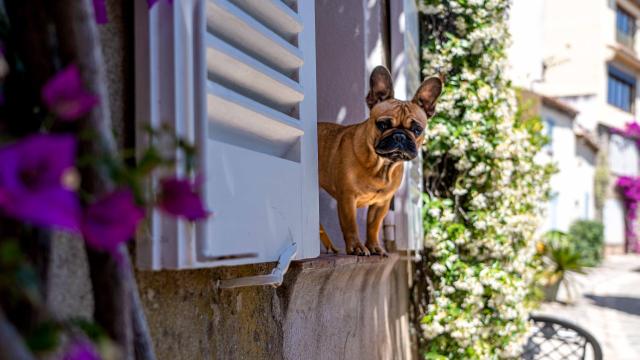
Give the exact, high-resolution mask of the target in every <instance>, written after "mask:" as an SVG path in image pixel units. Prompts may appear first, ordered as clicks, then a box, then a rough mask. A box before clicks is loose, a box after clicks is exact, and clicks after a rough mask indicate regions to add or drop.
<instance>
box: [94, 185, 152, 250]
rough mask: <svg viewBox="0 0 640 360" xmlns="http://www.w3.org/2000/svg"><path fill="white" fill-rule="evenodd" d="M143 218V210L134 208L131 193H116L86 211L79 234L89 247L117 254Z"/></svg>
mask: <svg viewBox="0 0 640 360" xmlns="http://www.w3.org/2000/svg"><path fill="white" fill-rule="evenodd" d="M143 218H144V209H142V208H140V207H138V206H137V205H136V203H135V200H134V198H133V194H132V193H131V191H129V190H127V189H120V190H116V191H114V192H112V193H110V194H108V195H106V196H104V197H103V198H101V199H99V200H98V201H96V202H94V203H93V204H91V205H89V207H87V208H86V209H85V213H84V219H83V222H82V234H83V235H84V238H85V241H86V242H87V244H88V245H89V246H90V247H92V248H94V249H97V250H102V251H107V252H110V253H112V254H117V249H118V247H119V246H120V244H122V243H125V242H127V241H128V240H129V239H131V238H132V237H133V236H134V234H135V232H136V229H137V227H138V223H139V222H140V220H142V219H143Z"/></svg>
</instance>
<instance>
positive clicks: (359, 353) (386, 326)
mask: <svg viewBox="0 0 640 360" xmlns="http://www.w3.org/2000/svg"><path fill="white" fill-rule="evenodd" d="M272 266H273V265H272V264H263V265H258V266H255V265H254V266H241V267H233V268H216V269H208V270H193V271H159V272H139V273H138V281H139V286H140V289H141V293H142V301H143V303H144V306H145V309H146V313H147V316H148V321H149V326H150V328H151V333H152V337H153V340H154V343H155V348H156V351H157V355H158V358H159V359H252V360H253V359H411V358H412V356H411V348H410V341H409V323H408V318H407V316H408V315H407V310H408V290H407V284H408V274H409V270H410V269H409V267H408V264H407V263H406V262H404V261H400V260H398V256H397V255H392V256H391V257H389V258H380V257H368V258H365V257H355V256H346V255H343V256H331V255H327V256H323V257H321V258H319V259H313V260H305V261H299V262H294V263H293V264H292V265H291V268H290V269H289V272H288V273H287V274H286V276H285V282H284V284H283V285H282V286H281V287H279V288H272V287H249V288H243V289H220V288H218V287H217V281H218V280H220V279H227V278H234V277H238V276H248V275H255V274H262V273H267V272H269V271H270V269H271V267H272Z"/></svg>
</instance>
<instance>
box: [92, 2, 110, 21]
mask: <svg viewBox="0 0 640 360" xmlns="http://www.w3.org/2000/svg"><path fill="white" fill-rule="evenodd" d="M93 13H94V14H95V15H96V22H97V23H98V24H106V23H108V22H109V18H108V17H107V4H106V0H93Z"/></svg>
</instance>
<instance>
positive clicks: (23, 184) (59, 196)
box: [0, 134, 80, 231]
mask: <svg viewBox="0 0 640 360" xmlns="http://www.w3.org/2000/svg"><path fill="white" fill-rule="evenodd" d="M75 156H76V141H75V139H74V138H73V137H72V136H68V135H43V134H38V135H31V136H29V137H26V138H24V139H22V140H20V141H18V142H16V143H13V144H10V145H7V146H4V147H2V148H0V213H3V214H4V215H6V216H9V217H12V218H15V219H18V220H22V221H25V222H28V223H32V224H34V225H38V226H45V227H57V228H63V229H68V230H72V231H77V230H79V218H80V203H79V201H78V198H77V196H76V194H75V193H74V192H73V191H71V190H69V189H67V188H65V187H64V185H63V176H64V175H65V173H66V172H67V171H68V170H69V169H71V168H72V167H73V166H74V162H75Z"/></svg>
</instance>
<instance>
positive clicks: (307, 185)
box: [136, 0, 319, 268]
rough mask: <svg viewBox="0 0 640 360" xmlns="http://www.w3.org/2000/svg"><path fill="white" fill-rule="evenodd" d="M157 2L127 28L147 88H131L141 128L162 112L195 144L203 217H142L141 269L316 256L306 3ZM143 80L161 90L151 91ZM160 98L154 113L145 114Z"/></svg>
mask: <svg viewBox="0 0 640 360" xmlns="http://www.w3.org/2000/svg"><path fill="white" fill-rule="evenodd" d="M158 5H160V6H156V7H154V8H153V9H152V10H151V11H150V12H149V13H147V16H148V18H147V19H146V22H144V19H143V21H142V23H141V25H137V26H136V27H137V31H140V30H141V28H142V31H143V32H145V31H146V32H147V33H148V37H149V39H148V40H149V41H148V42H146V41H144V39H140V40H138V42H137V46H136V47H137V51H138V52H142V50H140V49H138V48H140V47H141V46H149V45H147V44H148V43H150V44H151V46H150V47H149V50H150V53H151V54H150V56H149V57H148V58H147V61H148V62H149V63H150V64H151V71H148V72H147V73H149V75H148V79H147V83H148V84H149V88H148V89H145V86H144V85H139V86H138V89H139V90H138V92H145V91H147V92H149V93H150V94H151V95H152V96H151V99H144V100H147V101H148V107H149V108H150V109H151V110H150V113H151V114H149V116H148V117H149V118H150V119H151V123H152V124H157V123H160V122H163V121H167V120H172V123H174V125H175V127H176V131H177V132H178V133H181V134H183V135H186V136H188V137H191V138H192V139H193V140H194V141H195V143H196V144H197V145H198V148H199V149H200V157H199V159H200V164H199V167H200V170H201V172H202V173H203V175H204V176H205V183H204V185H203V189H202V190H203V193H204V197H205V199H206V203H207V206H208V208H209V209H210V210H212V211H213V213H214V214H213V216H212V217H211V218H210V219H209V220H208V221H206V222H202V223H200V224H198V225H197V226H192V225H190V224H186V223H183V222H181V221H179V222H175V221H173V220H170V219H167V218H166V217H165V216H164V215H162V214H158V213H156V214H154V216H153V217H152V224H151V227H150V228H151V234H150V236H149V237H147V238H145V239H143V240H142V241H140V242H139V244H140V245H139V246H138V249H139V250H141V252H142V255H143V256H142V261H141V266H143V267H149V268H165V267H169V268H190V267H203V266H218V265H235V264H245V263H255V262H266V261H275V260H277V259H278V256H279V255H280V253H282V252H283V251H284V250H285V249H286V248H287V247H289V246H290V245H291V244H292V243H293V242H295V243H296V244H297V248H298V252H297V254H298V255H297V258H298V259H300V258H307V257H315V256H317V255H318V254H319V242H318V188H317V140H316V137H317V133H316V85H315V71H316V69H315V33H314V31H315V23H314V22H315V19H314V5H313V2H308V1H295V0H288V1H281V0H260V1H254V0H208V1H204V0H185V1H176V2H174V5H173V7H171V6H169V5H166V4H161V3H160V4H158ZM143 10H144V9H137V11H138V12H139V13H140V12H143ZM138 18H140V16H139V15H138V16H137V19H138ZM138 37H139V38H140V36H138ZM154 45H155V46H157V47H158V48H159V49H154ZM167 48H168V49H169V50H167ZM137 63H138V66H139V68H138V69H139V70H140V63H141V61H140V60H137ZM142 63H143V64H144V63H145V61H142ZM142 71H144V69H142ZM154 71H156V72H155V73H154ZM139 77H140V75H139ZM164 77H167V78H172V77H173V81H170V80H167V81H166V82H165V81H164V80H163V78H164ZM143 80H144V79H143ZM143 83H144V81H143ZM172 85H173V87H172ZM154 86H157V87H160V88H161V90H160V91H159V92H160V94H161V95H162V94H163V93H164V92H166V93H167V96H166V98H163V97H162V96H158V97H157V98H155V99H154V96H153V95H154V92H155V91H156V89H154ZM165 104H166V105H167V106H166V107H167V108H169V110H168V111H166V114H164V115H165V116H166V118H163V117H162V114H158V115H156V114H153V111H154V110H155V109H162V108H163V105H165ZM145 106H147V103H143V107H145ZM140 113H141V112H139V114H140ZM141 115H145V114H144V113H142V114H141ZM154 115H155V116H154ZM169 116H173V118H171V117H169ZM167 230H169V231H167Z"/></svg>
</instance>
